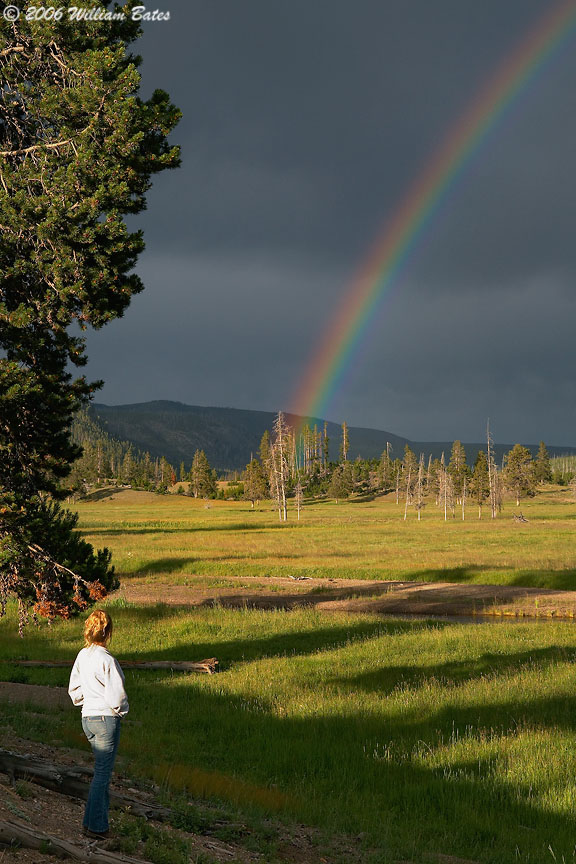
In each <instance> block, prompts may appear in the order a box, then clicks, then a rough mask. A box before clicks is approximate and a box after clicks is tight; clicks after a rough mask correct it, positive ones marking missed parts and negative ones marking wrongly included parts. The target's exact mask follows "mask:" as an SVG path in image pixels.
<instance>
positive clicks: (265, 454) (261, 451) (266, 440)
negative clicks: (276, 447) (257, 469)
mask: <svg viewBox="0 0 576 864" xmlns="http://www.w3.org/2000/svg"><path fill="white" fill-rule="evenodd" d="M270 453H271V448H270V433H269V431H268V430H267V429H266V431H265V432H264V434H263V435H262V438H261V439H260V447H259V448H258V458H259V459H260V464H261V465H262V467H263V468H264V470H265V471H268V470H269V469H270Z"/></svg>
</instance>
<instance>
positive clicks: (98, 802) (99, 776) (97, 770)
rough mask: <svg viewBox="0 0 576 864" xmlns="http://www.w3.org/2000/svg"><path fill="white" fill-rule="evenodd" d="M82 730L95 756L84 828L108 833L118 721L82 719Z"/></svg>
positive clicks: (118, 734)
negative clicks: (110, 790) (111, 779)
mask: <svg viewBox="0 0 576 864" xmlns="http://www.w3.org/2000/svg"><path fill="white" fill-rule="evenodd" d="M82 728H83V730H84V734H85V735H86V737H87V739H88V741H89V743H90V746H91V748H92V752H93V753H94V777H93V778H92V783H91V784H90V789H89V791H88V800H87V801H86V809H85V810H84V828H88V829H89V830H90V831H97V832H99V833H101V832H104V831H108V808H109V806H110V795H109V787H110V777H111V776H112V769H113V768H114V760H115V759H116V751H117V749H118V741H119V739H120V718H119V717H105V716H98V717H83V718H82Z"/></svg>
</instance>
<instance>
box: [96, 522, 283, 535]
mask: <svg viewBox="0 0 576 864" xmlns="http://www.w3.org/2000/svg"><path fill="white" fill-rule="evenodd" d="M286 527H294V526H293V525H291V526H285V525H277V524H276V523H274V522H272V523H271V524H269V525H268V524H266V525H252V524H250V522H238V523H223V524H221V525H206V524H200V525H195V524H194V523H191V524H190V525H189V526H186V528H146V527H142V528H128V527H126V526H124V527H122V526H120V527H118V528H98V529H96V530H91V529H90V528H86V529H84V530H83V531H82V532H81V533H82V534H83V535H89V536H90V537H113V536H116V535H119V534H197V533H200V532H203V531H222V532H227V531H234V532H236V531H240V532H242V531H256V532H261V533H266V532H267V531H278V530H279V531H283V530H286Z"/></svg>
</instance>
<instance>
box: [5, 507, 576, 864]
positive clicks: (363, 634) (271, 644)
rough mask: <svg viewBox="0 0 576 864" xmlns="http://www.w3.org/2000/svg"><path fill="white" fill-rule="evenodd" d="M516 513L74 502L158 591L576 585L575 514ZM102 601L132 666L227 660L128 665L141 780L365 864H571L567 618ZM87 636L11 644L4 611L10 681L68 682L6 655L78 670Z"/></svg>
mask: <svg viewBox="0 0 576 864" xmlns="http://www.w3.org/2000/svg"><path fill="white" fill-rule="evenodd" d="M521 509H522V510H523V512H524V514H525V515H526V516H527V518H528V519H529V520H530V521H529V522H528V523H526V524H521V525H518V524H516V523H514V522H513V520H512V518H511V515H512V512H516V508H513V507H512V506H511V505H507V508H506V510H505V511H504V513H503V514H502V516H501V517H500V518H499V519H498V520H496V521H495V522H492V521H491V520H489V519H487V518H486V519H483V520H482V521H480V522H478V520H477V519H475V518H474V514H473V511H472V508H470V510H469V512H468V518H467V520H466V521H465V522H464V523H462V522H461V521H459V520H455V521H454V522H450V523H448V524H445V523H444V521H443V518H441V516H440V514H439V513H437V512H435V508H433V506H431V507H429V508H427V509H426V511H425V513H424V517H423V521H422V522H421V523H420V524H418V523H417V522H416V520H415V516H414V514H413V513H409V519H408V520H407V522H404V521H403V519H402V515H403V510H402V508H401V507H399V506H397V505H396V504H395V503H394V502H393V501H390V500H385V501H384V502H382V501H364V502H354V503H348V504H338V505H336V504H332V503H326V504H314V505H310V506H307V507H306V508H305V512H304V514H303V520H302V522H301V523H300V524H298V523H297V522H296V521H295V517H294V516H293V515H292V514H291V516H292V521H290V522H289V523H288V524H287V525H279V524H278V522H277V517H276V515H275V514H274V513H273V512H272V511H271V510H270V509H269V508H268V507H265V508H262V509H261V510H259V511H256V512H250V505H249V504H248V505H247V504H242V503H234V502H210V507H209V508H208V509H206V508H205V505H204V502H195V501H192V500H190V499H187V498H184V499H183V498H180V497H176V496H164V497H162V496H152V495H147V494H146V493H134V492H122V493H119V494H117V495H115V496H114V497H113V498H112V499H111V498H102V499H101V500H99V501H96V502H93V503H83V504H80V505H79V506H78V510H79V512H80V517H81V527H82V530H83V531H85V533H86V536H87V537H88V538H89V539H90V540H91V541H92V542H94V543H95V544H96V545H100V546H101V545H108V546H109V547H110V548H111V549H112V550H113V552H114V557H115V562H116V565H117V567H118V570H119V572H120V575H121V577H122V578H124V579H126V580H127V581H129V580H131V579H134V580H145V581H147V582H149V583H150V584H154V583H156V584H157V585H158V586H159V592H158V594H159V601H160V600H161V585H162V584H166V583H170V582H176V583H179V582H180V583H185V581H186V580H187V579H194V578H199V577H202V578H205V579H206V580H207V583H211V584H214V583H215V582H217V580H218V579H223V578H224V577H238V578H241V577H243V576H244V577H245V576H248V575H260V576H262V575H265V574H270V575H288V574H292V575H314V576H331V577H335V576H350V577H355V578H358V577H366V578H377V577H379V576H381V577H383V578H386V577H397V576H400V575H402V577H403V578H414V579H416V578H417V579H429V580H434V579H452V580H455V579H459V580H463V581H464V580H468V581H475V582H482V581H486V582H509V583H514V584H523V583H525V584H540V585H548V586H551V587H563V588H569V587H574V575H575V569H574V568H575V556H574V538H573V525H574V519H575V518H576V503H574V502H573V501H571V500H570V497H569V494H565V493H561V492H554V491H552V490H550V491H549V492H548V493H546V494H544V495H542V496H540V497H538V498H536V499H534V500H533V501H530V502H528V503H526V504H524V503H523V505H522V507H521ZM486 515H487V514H486ZM107 605H108V608H109V609H110V611H111V613H112V614H113V616H114V620H115V625H116V630H115V635H114V641H113V645H112V650H113V652H114V653H115V654H116V655H117V656H118V657H119V659H120V660H121V661H122V660H123V659H124V660H127V659H140V660H142V659H174V660H175V659H199V658H201V657H206V656H216V657H218V658H219V660H220V663H221V670H222V671H221V672H220V674H218V675H215V676H203V675H187V674H181V673H174V674H172V673H168V672H164V671H162V672H156V671H135V670H129V671H128V672H127V676H126V677H127V687H128V690H129V695H130V703H131V712H130V715H129V722H127V723H126V725H125V728H124V731H123V739H122V742H121V747H120V755H121V758H122V765H123V767H124V769H125V770H126V771H127V772H128V773H130V774H132V775H134V776H142V777H147V778H153V779H155V780H156V782H158V783H160V784H161V786H162V787H163V788H164V789H166V790H167V791H169V792H172V793H173V794H177V793H179V792H182V791H184V790H185V791H186V792H187V793H188V794H189V795H190V796H195V797H199V798H206V799H210V800H217V801H221V802H224V803H225V804H226V806H229V807H234V808H238V810H239V812H240V813H241V814H260V815H262V814H264V815H266V814H269V815H273V816H275V817H276V818H280V819H283V820H286V821H289V820H296V821H299V822H303V823H306V824H311V825H317V826H319V827H320V828H322V829H324V830H325V831H326V832H327V833H332V832H345V833H347V834H349V835H351V836H353V837H355V838H357V840H356V841H355V842H357V843H358V844H359V845H362V847H363V848H364V850H365V853H364V859H363V860H365V861H366V862H367V864H392V862H399V861H401V862H414V864H417V862H423V864H424V862H430V861H439V860H440V859H439V858H437V857H434V856H438V855H446V856H447V855H453V856H457V857H458V858H460V859H465V860H472V861H477V862H482V864H509V862H526V864H546V862H555V861H556V862H572V864H573V862H575V861H576V819H575V816H574V814H575V812H576V665H575V660H576V625H575V624H574V623H572V622H562V621H532V622H530V621H522V622H519V623H513V624H512V623H509V622H508V623H506V622H486V623H475V624H472V623H471V624H462V623H450V622H442V621H425V620H386V619H384V618H382V617H380V618H379V617H377V616H372V615H358V614H347V613H331V614H330V615H323V614H322V613H321V612H319V611H318V610H315V609H312V608H305V609H298V610H293V611H289V612H286V611H257V610H250V609H241V610H231V609H223V608H219V607H216V608H210V607H206V606H204V607H197V608H193V609H186V608H183V607H170V606H167V605H163V604H162V603H160V602H159V604H158V605H156V606H147V607H137V606H132V605H130V604H128V603H126V602H125V601H121V600H114V599H111V600H109V601H107ZM81 628H82V622H81V621H80V620H75V621H70V622H55V623H54V624H53V625H52V626H48V625H47V624H46V623H44V622H43V623H42V625H41V626H40V627H39V628H33V627H29V628H28V629H27V630H26V633H25V637H24V639H18V637H17V625H16V620H15V610H14V608H13V607H11V608H10V609H9V614H8V616H7V618H5V619H4V620H2V621H0V680H4V681H6V680H15V681H26V682H30V683H43V684H58V685H65V684H66V683H67V677H68V676H67V672H66V670H62V669H39V668H37V669H34V668H28V667H27V668H22V667H18V666H16V665H14V664H13V663H12V662H11V661H12V660H14V659H17V658H21V659H22V658H27V659H36V658H46V657H51V658H54V659H59V658H68V659H70V660H71V659H72V658H73V657H74V656H75V653H76V651H77V650H78V648H79V646H80V644H81ZM0 723H1V724H2V725H3V726H4V727H8V728H11V729H13V731H14V732H16V733H17V734H21V735H23V736H24V737H36V738H38V739H41V740H49V741H52V742H57V743H60V744H63V745H67V746H83V747H86V746H87V745H86V744H85V742H84V741H83V737H82V734H81V730H80V722H79V717H78V714H77V712H75V711H74V709H73V708H72V706H70V708H69V709H67V710H64V711H62V710H56V709H49V708H47V707H44V708H42V707H38V706H30V708H29V709H24V710H23V709H22V706H11V705H9V704H0ZM431 856H432V857H431ZM264 860H265V861H266V862H267V864H272V862H274V860H275V853H274V845H273V841H271V843H270V845H269V847H268V849H267V851H266V854H265V857H264ZM318 860H321V855H320V854H319V859H318ZM341 864H344V861H342V862H341Z"/></svg>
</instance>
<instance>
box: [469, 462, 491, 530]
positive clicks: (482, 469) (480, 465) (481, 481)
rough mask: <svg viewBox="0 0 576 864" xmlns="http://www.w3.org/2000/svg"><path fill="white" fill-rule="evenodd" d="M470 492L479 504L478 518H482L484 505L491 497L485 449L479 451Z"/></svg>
mask: <svg viewBox="0 0 576 864" xmlns="http://www.w3.org/2000/svg"><path fill="white" fill-rule="evenodd" d="M470 494H471V496H472V497H473V499H474V501H475V502H476V504H477V505H478V518H479V519H481V518H482V505H483V503H484V501H486V500H487V499H488V498H489V497H490V477H489V475H488V459H487V458H486V454H485V453H484V451H483V450H480V451H479V452H478V455H477V457H476V462H475V463H474V471H473V473H472V479H471V481H470Z"/></svg>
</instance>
